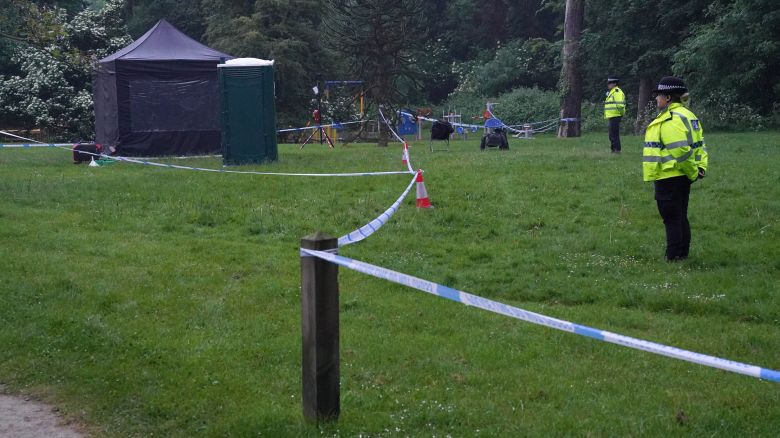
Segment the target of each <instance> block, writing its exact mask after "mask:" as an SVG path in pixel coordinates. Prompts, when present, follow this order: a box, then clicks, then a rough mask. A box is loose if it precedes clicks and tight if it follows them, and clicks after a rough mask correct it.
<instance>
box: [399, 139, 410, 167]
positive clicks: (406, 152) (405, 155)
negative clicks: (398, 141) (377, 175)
mask: <svg viewBox="0 0 780 438" xmlns="http://www.w3.org/2000/svg"><path fill="white" fill-rule="evenodd" d="M408 162H409V143H407V142H404V152H403V153H402V154H401V164H407V163H408Z"/></svg>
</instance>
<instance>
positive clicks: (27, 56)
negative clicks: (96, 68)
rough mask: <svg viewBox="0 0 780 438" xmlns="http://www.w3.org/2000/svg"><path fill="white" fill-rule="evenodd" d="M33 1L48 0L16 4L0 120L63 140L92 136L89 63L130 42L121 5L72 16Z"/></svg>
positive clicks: (113, 1)
mask: <svg viewBox="0 0 780 438" xmlns="http://www.w3.org/2000/svg"><path fill="white" fill-rule="evenodd" d="M37 3H47V4H36V3H34V2H27V1H22V0H16V2H15V4H14V5H15V8H14V10H13V12H12V14H13V16H14V17H15V18H14V19H15V20H16V25H15V28H14V29H13V31H14V32H15V33H14V38H13V41H14V42H15V44H14V45H13V46H12V47H11V50H10V60H11V63H12V66H13V68H11V69H8V70H7V72H8V73H7V74H4V75H3V76H2V78H0V102H2V104H1V105H0V121H2V122H3V124H5V125H9V126H14V127H22V128H27V129H29V128H33V127H39V128H49V129H51V130H53V131H55V132H57V133H59V134H60V135H62V136H64V137H65V138H71V139H72V138H73V137H78V138H87V139H88V138H91V137H92V136H93V134H92V120H93V114H92V96H91V91H90V81H91V79H90V72H91V66H92V63H93V62H94V61H95V60H97V59H99V58H101V57H104V56H106V55H108V54H110V53H112V52H114V51H116V50H118V49H120V48H122V47H123V46H125V45H126V44H128V43H129V42H130V41H131V40H130V38H129V36H128V35H127V32H126V29H125V25H124V18H123V12H124V4H123V2H122V1H121V0H109V1H108V2H107V3H106V5H105V7H103V8H101V9H99V10H96V9H91V8H85V9H81V10H80V12H78V13H75V14H71V13H69V12H68V10H67V9H64V8H60V7H58V6H56V5H53V4H48V2H37ZM60 3H64V2H60ZM71 3H72V2H71ZM9 15H10V14H9Z"/></svg>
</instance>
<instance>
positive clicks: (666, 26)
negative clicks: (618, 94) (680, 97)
mask: <svg viewBox="0 0 780 438" xmlns="http://www.w3.org/2000/svg"><path fill="white" fill-rule="evenodd" d="M706 3H707V1H706V0H691V1H686V2H679V1H676V0H659V1H657V2H647V1H645V0H590V3H589V8H588V11H587V14H586V24H587V28H586V29H585V31H584V34H583V47H584V50H585V58H584V59H585V63H584V66H585V74H586V78H588V80H586V83H587V90H588V93H587V94H588V95H589V96H590V97H594V98H595V97H598V98H599V100H603V98H602V96H603V91H604V89H605V85H606V78H607V76H609V75H615V76H618V77H620V78H621V80H622V83H621V86H622V88H623V89H624V90H630V89H633V90H636V92H635V93H633V92H630V91H629V92H628V93H627V95H628V97H629V98H631V97H633V96H636V97H637V100H636V102H637V105H636V116H637V117H636V121H635V125H634V127H635V131H636V132H641V131H644V128H645V125H646V123H647V122H648V121H649V120H648V118H649V117H648V116H649V115H650V113H652V112H653V111H654V110H655V107H654V106H652V105H651V106H650V107H648V104H651V99H650V91H651V90H652V88H653V86H655V84H656V83H657V82H658V80H659V79H660V78H661V77H662V76H668V75H670V74H671V73H672V60H673V56H674V54H675V53H676V52H678V51H679V46H680V43H681V42H682V41H684V40H685V39H686V38H688V37H689V36H690V35H691V32H692V30H693V26H692V24H695V23H697V22H701V21H702V20H704V19H705V17H703V14H701V10H702V9H703V8H704V7H705V6H706ZM629 109H630V108H629Z"/></svg>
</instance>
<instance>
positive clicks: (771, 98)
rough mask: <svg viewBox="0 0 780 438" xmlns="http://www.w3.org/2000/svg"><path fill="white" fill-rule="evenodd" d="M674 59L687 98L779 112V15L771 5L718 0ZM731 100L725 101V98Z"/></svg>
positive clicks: (763, 0)
mask: <svg viewBox="0 0 780 438" xmlns="http://www.w3.org/2000/svg"><path fill="white" fill-rule="evenodd" d="M706 15H707V17H708V18H710V19H711V21H710V22H709V23H706V24H702V25H700V26H697V27H696V28H695V29H694V30H695V32H694V33H693V34H692V36H691V37H690V38H688V39H686V40H685V41H684V42H683V43H682V47H681V50H680V51H678V52H676V53H675V54H674V57H673V58H674V71H675V72H676V73H677V74H679V75H681V76H683V77H685V78H686V81H687V82H688V83H689V87H690V88H691V89H692V92H691V94H692V96H694V98H696V97H697V96H698V97H699V98H709V99H710V100H712V101H717V100H721V101H723V102H724V103H726V104H727V105H729V106H730V105H737V104H739V105H748V106H751V107H754V108H755V109H757V110H758V111H760V112H762V113H764V114H767V113H770V112H772V111H773V110H775V111H777V110H780V104H778V103H777V102H780V9H778V5H777V2H776V1H775V0H728V1H727V0H719V1H715V2H713V3H712V4H710V5H709V7H708V8H707V9H706ZM728 96H731V97H730V98H726V97H728Z"/></svg>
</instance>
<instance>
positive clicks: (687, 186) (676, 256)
mask: <svg viewBox="0 0 780 438" xmlns="http://www.w3.org/2000/svg"><path fill="white" fill-rule="evenodd" d="M653 94H654V95H655V102H656V104H657V105H658V109H659V110H661V112H660V113H659V114H658V116H657V117H656V118H655V120H653V121H652V122H650V125H648V126H647V130H646V131H645V144H644V148H643V153H642V155H643V156H642V175H643V179H644V180H645V181H653V183H654V184H655V200H656V204H657V206H658V212H659V213H660V214H661V218H662V219H663V221H664V227H665V228H666V259H667V260H669V261H675V260H683V259H685V258H687V257H688V250H689V248H690V246H691V227H690V224H689V223H688V196H689V195H690V192H691V184H692V183H693V182H694V181H696V180H698V179H701V178H704V175H705V173H706V172H707V161H708V155H707V148H706V147H705V144H704V131H703V129H702V125H701V123H700V122H699V119H698V117H696V115H695V114H693V113H692V112H691V111H690V110H689V109H688V108H686V107H685V106H684V104H685V103H686V102H687V101H688V88H686V86H685V83H684V82H683V81H682V79H679V78H676V77H673V76H666V77H664V78H662V79H661V81H660V82H659V84H658V86H657V87H656V88H655V90H653Z"/></svg>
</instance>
